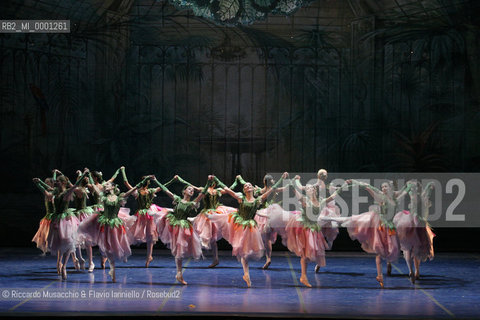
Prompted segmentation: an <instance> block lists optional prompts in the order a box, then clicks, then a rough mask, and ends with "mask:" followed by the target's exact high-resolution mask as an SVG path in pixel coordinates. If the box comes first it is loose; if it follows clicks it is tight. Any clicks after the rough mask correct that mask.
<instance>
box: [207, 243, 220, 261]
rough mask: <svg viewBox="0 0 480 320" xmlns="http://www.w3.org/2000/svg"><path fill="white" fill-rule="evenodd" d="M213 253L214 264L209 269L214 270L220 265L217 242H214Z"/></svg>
mask: <svg viewBox="0 0 480 320" xmlns="http://www.w3.org/2000/svg"><path fill="white" fill-rule="evenodd" d="M211 246H212V253H213V262H212V264H211V265H209V266H208V267H209V268H214V267H216V266H217V265H218V246H217V242H216V241H212V244H211Z"/></svg>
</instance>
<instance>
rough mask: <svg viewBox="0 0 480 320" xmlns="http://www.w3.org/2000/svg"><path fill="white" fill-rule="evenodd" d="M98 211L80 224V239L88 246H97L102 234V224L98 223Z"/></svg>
mask: <svg viewBox="0 0 480 320" xmlns="http://www.w3.org/2000/svg"><path fill="white" fill-rule="evenodd" d="M98 217H99V214H98V213H94V214H92V215H91V216H89V217H87V218H86V219H84V220H83V221H82V222H81V223H80V225H79V226H78V240H79V242H82V243H84V244H85V245H87V246H92V247H93V246H96V245H97V243H98V237H99V235H100V224H99V223H98V221H97V220H98Z"/></svg>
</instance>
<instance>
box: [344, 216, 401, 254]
mask: <svg viewBox="0 0 480 320" xmlns="http://www.w3.org/2000/svg"><path fill="white" fill-rule="evenodd" d="M344 226H345V227H347V230H348V233H349V235H350V238H352V240H355V239H356V240H358V241H359V242H360V243H361V244H362V249H363V250H364V251H365V252H368V253H375V254H377V255H380V256H381V257H382V258H383V259H385V260H387V261H389V262H390V261H395V260H397V259H398V255H399V253H400V248H399V243H398V237H397V235H396V232H395V230H392V229H389V228H388V227H387V226H384V225H383V224H382V222H381V219H380V215H379V214H378V213H377V212H375V211H368V212H365V213H362V214H359V215H355V216H352V217H351V219H349V220H347V222H345V223H344Z"/></svg>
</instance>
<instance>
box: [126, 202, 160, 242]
mask: <svg viewBox="0 0 480 320" xmlns="http://www.w3.org/2000/svg"><path fill="white" fill-rule="evenodd" d="M167 213H168V209H166V208H162V207H159V206H157V205H155V204H152V205H151V206H150V208H149V209H148V211H147V212H145V213H142V212H141V211H137V213H135V216H136V217H137V219H136V220H135V222H134V223H133V224H132V226H131V227H130V228H128V232H129V234H130V235H129V236H130V237H131V238H132V239H133V242H132V244H140V243H145V242H153V243H156V242H157V241H158V232H157V226H156V220H158V219H159V218H160V216H162V215H164V214H167Z"/></svg>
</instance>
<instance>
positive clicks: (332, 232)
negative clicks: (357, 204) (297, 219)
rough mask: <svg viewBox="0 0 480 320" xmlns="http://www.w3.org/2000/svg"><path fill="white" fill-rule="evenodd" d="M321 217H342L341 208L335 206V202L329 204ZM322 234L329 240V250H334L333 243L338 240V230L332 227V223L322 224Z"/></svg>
mask: <svg viewBox="0 0 480 320" xmlns="http://www.w3.org/2000/svg"><path fill="white" fill-rule="evenodd" d="M319 216H320V217H340V208H339V207H337V206H336V205H335V200H332V201H330V202H328V203H327V206H326V207H325V208H323V209H322V211H320V215H319ZM321 226H322V233H323V235H324V236H325V239H326V240H327V244H328V247H327V250H330V249H332V245H333V241H334V240H335V239H336V238H337V235H338V228H334V227H333V226H332V222H330V221H328V222H323V223H321Z"/></svg>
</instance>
